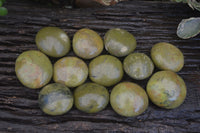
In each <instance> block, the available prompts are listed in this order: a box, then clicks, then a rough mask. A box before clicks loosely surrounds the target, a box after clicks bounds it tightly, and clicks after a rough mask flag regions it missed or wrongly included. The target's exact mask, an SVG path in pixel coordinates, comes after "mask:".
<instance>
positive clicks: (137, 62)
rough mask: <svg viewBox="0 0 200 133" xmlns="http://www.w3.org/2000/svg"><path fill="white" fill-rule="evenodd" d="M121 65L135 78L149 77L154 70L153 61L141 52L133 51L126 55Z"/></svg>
mask: <svg viewBox="0 0 200 133" xmlns="http://www.w3.org/2000/svg"><path fill="white" fill-rule="evenodd" d="M123 67H124V70H125V72H126V73H127V74H128V75H129V76H130V77H132V78H133V79H137V80H142V79H145V78H147V77H149V76H150V75H151V74H152V72H153V70H154V64H153V62H152V61H151V59H150V58H149V57H148V56H147V55H145V54H143V53H133V54H130V55H128V56H127V57H126V58H125V59H124V62H123Z"/></svg>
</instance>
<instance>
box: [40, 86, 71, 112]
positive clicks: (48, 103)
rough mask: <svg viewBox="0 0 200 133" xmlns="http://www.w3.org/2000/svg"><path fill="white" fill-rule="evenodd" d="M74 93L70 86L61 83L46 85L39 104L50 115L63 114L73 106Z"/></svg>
mask: <svg viewBox="0 0 200 133" xmlns="http://www.w3.org/2000/svg"><path fill="white" fill-rule="evenodd" d="M73 101H74V100H73V95H72V93H71V91H70V89H69V88H67V87H66V86H65V85H63V84H60V83H52V84H49V85H47V86H45V87H44V88H43V89H42V90H41V91H40V93H39V99H38V102H39V106H40V108H41V110H42V111H43V112H44V113H46V114H48V115H62V114H64V113H66V112H68V111H69V110H70V109H71V108H72V106H73Z"/></svg>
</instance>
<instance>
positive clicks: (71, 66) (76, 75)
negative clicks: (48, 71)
mask: <svg viewBox="0 0 200 133" xmlns="http://www.w3.org/2000/svg"><path fill="white" fill-rule="evenodd" d="M87 76H88V67H87V65H86V64H85V62H84V61H83V60H81V59H79V58H77V57H63V58H62V59H59V60H58V61H57V62H56V63H55V64H54V76H53V79H54V81H55V82H57V83H63V84H65V85H66V86H68V87H77V86H79V85H81V84H82V83H84V82H85V80H86V79H87Z"/></svg>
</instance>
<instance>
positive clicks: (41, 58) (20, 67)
mask: <svg viewBox="0 0 200 133" xmlns="http://www.w3.org/2000/svg"><path fill="white" fill-rule="evenodd" d="M15 72H16V75H17V78H18V79H19V81H20V82H21V83H22V84H23V85H24V86H26V87H28V88H32V89H37V88H41V87H43V86H44V85H46V84H47V83H48V82H49V81H50V80H51V78H52V75H53V67H52V64H51V62H50V60H49V58H48V57H47V56H46V55H45V54H43V53H41V52H40V51H36V50H30V51H25V52H23V53H21V54H20V55H19V56H18V57H17V60H16V62H15Z"/></svg>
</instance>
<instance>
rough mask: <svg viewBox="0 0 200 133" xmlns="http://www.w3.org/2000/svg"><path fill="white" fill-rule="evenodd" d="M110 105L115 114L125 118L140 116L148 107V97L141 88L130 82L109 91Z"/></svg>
mask: <svg viewBox="0 0 200 133" xmlns="http://www.w3.org/2000/svg"><path fill="white" fill-rule="evenodd" d="M110 103H111V106H112V108H113V109H114V111H115V112H116V113H118V114H119V115H122V116H125V117H133V116H137V115H140V114H142V113H143V112H144V111H145V110H146V109H147V107H148V104H149V101H148V96H147V94H146V92H145V91H144V89H143V88H141V87H140V86H139V85H137V84H135V83H132V82H122V83H119V84H117V85H116V86H115V87H114V88H113V89H112V91H111V94H110Z"/></svg>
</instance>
